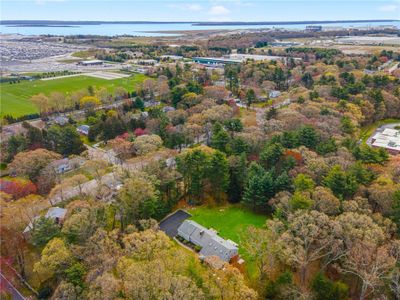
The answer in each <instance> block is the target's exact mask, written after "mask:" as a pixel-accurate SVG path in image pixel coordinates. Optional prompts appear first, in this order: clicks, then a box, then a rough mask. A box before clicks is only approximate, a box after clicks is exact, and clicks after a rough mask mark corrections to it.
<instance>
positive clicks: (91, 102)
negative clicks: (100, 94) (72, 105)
mask: <svg viewBox="0 0 400 300" xmlns="http://www.w3.org/2000/svg"><path fill="white" fill-rule="evenodd" d="M100 104H101V102H100V100H99V98H97V97H95V96H84V97H82V98H81V99H80V100H79V106H80V108H81V109H84V110H86V111H92V110H94V109H95V107H96V106H99V105H100Z"/></svg>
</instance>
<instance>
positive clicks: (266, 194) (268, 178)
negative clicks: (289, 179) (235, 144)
mask: <svg viewBox="0 0 400 300" xmlns="http://www.w3.org/2000/svg"><path fill="white" fill-rule="evenodd" d="M274 194H275V185H274V179H273V177H272V175H271V173H269V172H266V171H265V170H264V169H263V168H262V167H261V166H260V165H258V164H257V163H251V164H250V167H249V170H248V179H247V183H246V187H245V190H244V194H243V200H242V201H243V202H244V203H245V204H248V205H250V206H251V207H252V209H253V210H254V211H255V210H256V208H260V209H266V207H267V201H268V200H269V199H270V198H271V197H272V196H273V195H274Z"/></svg>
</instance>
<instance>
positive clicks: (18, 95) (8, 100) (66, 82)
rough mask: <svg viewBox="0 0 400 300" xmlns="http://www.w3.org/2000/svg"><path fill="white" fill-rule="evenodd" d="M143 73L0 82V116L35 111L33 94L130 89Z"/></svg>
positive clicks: (138, 81) (139, 80)
mask: <svg viewBox="0 0 400 300" xmlns="http://www.w3.org/2000/svg"><path fill="white" fill-rule="evenodd" d="M145 78H146V76H145V75H142V74H135V75H134V76H131V77H127V78H120V79H115V80H105V79H100V78H94V77H89V76H77V77H69V78H61V79H54V80H46V81H43V80H34V81H21V83H17V84H9V83H1V84H0V116H4V115H7V114H10V115H12V116H14V117H18V116H22V115H26V114H31V113H36V112H37V109H36V107H35V106H34V105H33V104H32V103H31V101H30V98H31V97H32V96H33V95H36V94H39V93H44V94H47V95H49V94H50V93H51V92H62V93H65V94H69V93H72V92H75V91H77V90H80V89H83V88H87V87H88V86H89V85H92V86H93V87H97V88H99V87H106V88H108V89H109V90H110V91H113V90H114V89H115V88H116V87H118V86H122V87H124V88H126V89H127V90H128V91H132V90H133V89H134V88H135V86H136V84H137V83H140V82H142V81H143V80H144V79H145Z"/></svg>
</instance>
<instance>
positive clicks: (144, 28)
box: [0, 21, 400, 36]
mask: <svg viewBox="0 0 400 300" xmlns="http://www.w3.org/2000/svg"><path fill="white" fill-rule="evenodd" d="M307 25H312V23H310V24H291V25H233V26H228V25H218V26H193V25H192V24H190V23H185V24H180V23H178V24H176V23H174V24H99V25H77V26H70V27H23V26H21V27H14V26H7V25H3V24H2V25H0V32H1V33H15V34H22V35H42V34H51V35H77V34H93V35H107V36H115V35H136V36H165V35H170V34H165V33H157V31H174V30H207V29H214V30H218V29H230V30H234V29H257V28H286V29H304V28H305V27H306V26H307ZM318 25H322V26H323V27H346V28H349V27H366V26H372V27H374V26H380V25H394V26H396V27H397V28H400V22H399V21H396V22H369V23H368V22H365V23H364V22H363V23H331V24H318Z"/></svg>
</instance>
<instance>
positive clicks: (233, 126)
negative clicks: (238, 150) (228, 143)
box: [224, 119, 243, 139]
mask: <svg viewBox="0 0 400 300" xmlns="http://www.w3.org/2000/svg"><path fill="white" fill-rule="evenodd" d="M224 125H225V128H226V129H227V130H228V131H229V132H230V133H231V138H232V139H233V135H234V133H235V132H240V131H242V130H243V123H242V121H241V120H240V119H229V120H226V121H225V122H224Z"/></svg>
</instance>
